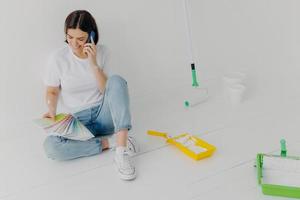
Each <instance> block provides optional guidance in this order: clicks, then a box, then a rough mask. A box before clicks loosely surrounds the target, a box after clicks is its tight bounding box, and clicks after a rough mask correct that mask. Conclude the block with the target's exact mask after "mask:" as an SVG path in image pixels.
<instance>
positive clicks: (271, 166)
mask: <svg viewBox="0 0 300 200" xmlns="http://www.w3.org/2000/svg"><path fill="white" fill-rule="evenodd" d="M280 145H281V153H280V155H271V154H262V153H259V154H257V157H256V167H257V180H258V184H259V185H261V188H262V192H263V194H266V195H273V196H284V197H292V198H300V157H296V156H287V149H286V143H285V140H281V141H280Z"/></svg>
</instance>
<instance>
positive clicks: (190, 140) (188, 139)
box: [147, 130, 216, 160]
mask: <svg viewBox="0 0 300 200" xmlns="http://www.w3.org/2000/svg"><path fill="white" fill-rule="evenodd" d="M147 133H148V135H153V136H160V137H164V138H166V142H167V143H169V144H172V145H175V146H176V147H177V148H178V149H179V150H180V151H182V152H183V153H184V154H186V155H187V156H189V157H191V158H193V159H194V160H200V159H203V158H206V157H209V156H211V155H212V154H213V152H214V151H215V150H216V147H214V146H213V145H211V144H208V143H207V142H205V141H204V140H201V139H200V138H198V137H196V136H193V135H191V134H188V133H183V134H180V135H178V136H175V137H169V136H168V134H167V133H163V132H158V131H154V130H149V131H148V132H147Z"/></svg>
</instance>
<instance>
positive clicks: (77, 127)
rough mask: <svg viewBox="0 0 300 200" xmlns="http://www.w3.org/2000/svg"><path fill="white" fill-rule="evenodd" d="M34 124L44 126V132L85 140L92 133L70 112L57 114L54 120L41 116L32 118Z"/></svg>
mask: <svg viewBox="0 0 300 200" xmlns="http://www.w3.org/2000/svg"><path fill="white" fill-rule="evenodd" d="M34 122H35V123H36V124H38V125H39V126H41V127H42V128H44V130H45V131H46V133H48V134H50V135H55V136H61V137H64V138H67V139H72V140H80V141H85V140H88V139H91V138H93V137H94V135H93V134H92V133H91V132H90V131H89V130H88V129H87V128H86V127H85V126H84V125H83V124H82V123H81V122H80V121H79V120H78V119H76V118H75V117H74V116H72V115H70V114H63V113H61V114H58V115H56V116H55V121H52V120H50V119H46V118H42V119H36V120H34Z"/></svg>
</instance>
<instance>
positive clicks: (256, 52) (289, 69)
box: [0, 0, 300, 138]
mask: <svg viewBox="0 0 300 200" xmlns="http://www.w3.org/2000/svg"><path fill="white" fill-rule="evenodd" d="M190 3H191V5H192V6H191V7H192V27H193V42H194V50H195V55H196V58H195V59H196V63H197V67H198V74H199V77H200V80H203V81H205V80H207V79H211V78H219V77H220V76H221V75H222V74H223V73H224V72H227V71H230V70H244V71H246V72H247V73H248V76H249V79H251V80H252V81H251V80H250V81H249V83H250V84H252V85H253V87H254V88H255V90H257V91H260V92H258V93H257V94H259V95H265V96H266V97H267V98H270V100H271V99H274V98H275V99H276V98H281V99H282V95H286V96H289V97H290V96H291V97H295V95H294V94H295V92H296V93H299V92H298V91H297V90H298V83H299V81H298V77H299V75H298V73H299V67H298V64H299V63H300V59H299V58H298V52H299V44H300V40H299V38H298V33H299V22H300V20H299V17H300V15H299V14H298V13H297V11H298V10H299V8H300V3H298V1H297V0H251V1H250V0H191V1H190ZM75 9H87V10H89V11H90V12H91V13H92V14H93V15H94V16H95V18H96V20H97V22H98V26H99V27H100V32H101V39H102V41H103V43H105V44H106V45H107V46H108V47H109V48H110V50H111V52H112V67H113V69H114V70H115V71H116V72H118V73H120V74H121V75H123V76H124V77H125V78H126V79H127V80H128V82H129V84H130V90H131V94H132V97H133V103H134V102H137V101H139V100H141V101H142V100H143V98H150V97H151V98H153V95H149V92H151V94H154V95H159V94H160V93H161V92H164V89H167V88H172V87H175V86H177V85H178V84H179V83H181V82H182V83H184V82H189V81H190V69H189V65H188V63H187V61H188V53H187V45H186V42H187V40H186V38H185V36H186V35H185V30H184V21H183V20H184V16H183V0H151V1H150V0H127V1H124V0H123V1H122V0H85V1H80V0H72V1H71V0H52V1H38V0H27V1H21V0H10V1H1V2H0V27H1V31H0V38H1V43H0V44H1V48H0V55H1V63H0V89H1V93H0V97H1V98H0V110H1V114H0V120H1V126H0V138H1V137H3V138H4V137H10V136H19V135H20V134H23V133H22V127H21V125H18V124H22V123H21V122H24V123H27V122H28V123H30V120H31V119H33V118H36V117H38V116H40V115H41V114H42V113H43V112H44V111H45V109H46V107H45V105H44V90H43V89H44V88H43V85H42V79H41V75H42V69H43V66H44V64H45V60H46V59H47V56H48V54H49V52H51V51H52V50H53V49H55V48H57V47H59V46H60V45H61V44H62V43H63V40H64V34H63V23H64V20H65V17H66V16H67V14H68V13H69V12H71V11H73V10H75ZM283 88H287V90H285V91H283ZM154 97H155V98H158V97H156V96H154ZM15 124H16V125H15ZM12 125H13V128H12Z"/></svg>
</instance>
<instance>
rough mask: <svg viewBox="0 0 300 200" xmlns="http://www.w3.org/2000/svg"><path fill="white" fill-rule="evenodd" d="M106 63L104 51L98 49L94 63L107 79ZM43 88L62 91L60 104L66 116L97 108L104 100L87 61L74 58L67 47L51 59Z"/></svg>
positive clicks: (98, 47)
mask: <svg viewBox="0 0 300 200" xmlns="http://www.w3.org/2000/svg"><path fill="white" fill-rule="evenodd" d="M107 59H108V52H107V48H106V47H105V46H103V45H97V63H98V65H99V66H100V67H102V69H103V70H104V73H105V74H106V75H107V76H109V72H108V70H107V67H106V65H107ZM44 84H45V85H46V86H52V87H60V88H61V91H60V98H59V101H60V103H61V106H62V107H63V110H65V111H66V112H70V113H75V112H78V111H81V110H84V109H87V108H90V107H92V106H96V105H99V104H101V102H102V99H103V95H102V93H101V92H100V90H99V88H98V84H97V81H96V78H95V75H94V74H93V71H92V69H91V67H90V66H89V61H88V59H82V58H79V57H77V56H76V55H75V54H74V53H73V52H72V50H71V48H70V47H69V46H68V45H64V46H63V47H62V48H60V49H58V50H57V51H55V52H54V53H53V54H52V55H51V56H50V58H49V60H48V63H47V66H46V71H45V77H44Z"/></svg>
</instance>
